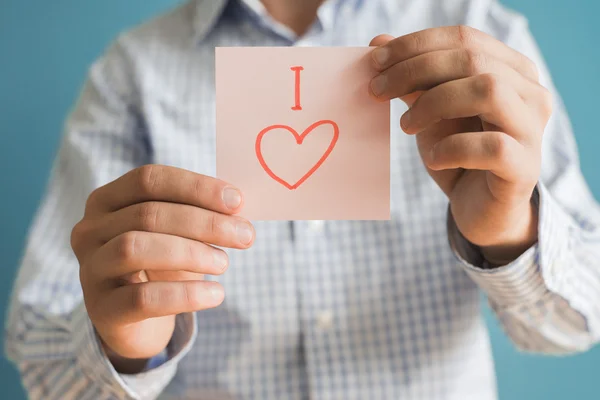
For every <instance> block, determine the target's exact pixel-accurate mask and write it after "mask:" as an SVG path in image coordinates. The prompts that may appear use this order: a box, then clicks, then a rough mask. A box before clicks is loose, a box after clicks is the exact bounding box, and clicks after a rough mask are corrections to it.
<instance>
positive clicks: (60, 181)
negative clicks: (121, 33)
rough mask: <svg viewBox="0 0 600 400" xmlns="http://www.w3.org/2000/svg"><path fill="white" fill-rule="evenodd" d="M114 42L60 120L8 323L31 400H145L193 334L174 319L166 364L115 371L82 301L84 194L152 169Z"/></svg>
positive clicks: (185, 322)
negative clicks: (77, 244)
mask: <svg viewBox="0 0 600 400" xmlns="http://www.w3.org/2000/svg"><path fill="white" fill-rule="evenodd" d="M134 60H135V58H134V57H131V56H130V52H129V51H128V46H127V41H126V40H125V39H124V38H123V37H121V38H120V39H119V40H118V41H116V42H115V44H113V45H112V46H111V47H110V49H109V50H108V51H107V52H106V54H105V55H104V57H103V58H101V59H100V60H99V61H98V62H96V63H95V64H94V65H93V66H92V68H91V69H90V73H89V77H88V79H87V82H86V83H85V85H84V88H83V91H82V93H81V96H80V98H79V101H78V103H77V105H76V107H75V109H74V111H73V112H72V114H71V116H70V117H69V119H68V120H67V123H66V127H65V135H64V137H63V140H62V144H61V147H60V150H59V154H58V156H57V159H56V161H55V164H54V167H53V171H52V177H51V180H50V183H49V186H48V188H47V191H46V195H45V197H44V199H43V201H42V204H41V206H40V209H39V210H38V213H37V215H36V217H35V220H34V223H33V225H32V228H31V230H30V233H29V237H28V241H27V245H26V249H25V254H24V257H23V261H22V265H21V267H20V269H19V273H18V276H17V281H16V283H15V287H14V291H13V295H12V300H11V307H10V311H9V315H8V320H7V332H6V338H5V350H6V353H7V355H8V357H9V358H10V359H11V360H12V361H13V362H14V363H15V364H16V365H17V366H18V368H19V370H20V372H21V375H22V379H23V383H24V386H25V388H26V390H27V392H28V394H29V398H31V399H45V400H52V399H61V400H67V399H115V398H117V399H130V398H132V399H152V398H156V397H157V396H158V395H159V394H160V393H161V392H162V391H163V389H164V388H165V386H166V385H167V384H168V383H169V382H170V380H171V378H172V377H173V376H174V374H175V372H176V369H177V363H178V361H179V360H180V359H181V357H183V356H184V355H185V354H186V352H187V351H188V350H189V348H190V346H191V345H192V343H193V341H194V338H195V335H196V330H195V329H196V323H195V316H194V315H193V314H184V315H179V316H178V317H177V320H176V321H177V322H176V329H175V333H174V335H173V337H172V339H171V342H170V344H169V346H168V351H167V354H166V359H165V360H164V362H163V363H161V364H160V365H159V366H156V367H150V368H149V369H148V370H146V371H144V372H143V373H141V374H137V375H124V374H119V373H117V371H116V370H115V369H114V368H113V366H112V365H111V363H110V362H109V360H108V359H107V357H106V355H105V353H104V352H103V350H102V346H101V345H100V343H99V340H98V337H97V335H96V332H95V330H94V328H93V325H92V323H91V322H90V319H89V317H88V315H87V312H86V310H85V307H84V306H83V302H82V291H81V286H80V283H79V264H78V262H77V260H76V258H75V256H74V254H73V252H72V250H71V247H70V233H71V229H72V227H73V226H74V225H75V224H76V223H77V222H78V220H79V219H80V218H81V217H82V215H83V210H84V207H85V202H86V199H87V196H88V195H89V193H90V192H91V191H92V190H93V189H95V188H96V187H98V186H101V185H103V184H105V183H107V182H109V181H112V180H114V179H115V178H117V177H119V176H121V175H122V174H124V173H125V172H127V171H129V170H131V169H133V168H135V167H138V166H140V165H143V164H147V163H149V162H151V149H150V145H149V143H148V140H147V132H146V130H145V128H144V122H143V118H142V117H141V115H140V113H139V112H138V110H139V108H140V107H139V101H138V95H137V93H136V90H135V87H136V83H135V74H134V73H133V70H134V62H135V61H134Z"/></svg>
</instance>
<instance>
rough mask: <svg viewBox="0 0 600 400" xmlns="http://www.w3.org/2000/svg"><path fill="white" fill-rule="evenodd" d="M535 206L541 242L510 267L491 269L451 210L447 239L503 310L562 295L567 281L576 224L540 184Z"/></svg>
mask: <svg viewBox="0 0 600 400" xmlns="http://www.w3.org/2000/svg"><path fill="white" fill-rule="evenodd" d="M533 203H534V204H536V205H537V206H538V212H539V226H538V242H537V243H536V244H535V245H534V246H532V247H530V248H529V249H528V250H527V251H525V252H524V253H523V254H522V255H521V256H520V257H519V258H517V259H516V260H515V261H513V262H511V263H510V264H507V265H504V266H500V267H495V268H489V267H487V266H486V262H485V260H484V258H483V256H482V254H481V252H480V250H479V248H478V247H477V246H475V245H473V244H472V243H470V242H469V241H468V240H467V239H465V237H464V236H463V235H462V234H461V233H460V231H459V230H458V228H457V226H456V224H455V222H454V218H453V217H452V214H451V213H450V211H448V238H449V241H450V246H451V248H452V251H453V252H454V254H455V256H456V257H457V258H458V260H459V261H460V263H461V265H462V266H463V268H464V270H465V271H466V272H467V274H468V275H469V276H470V277H471V278H472V279H473V280H474V281H475V282H476V283H477V284H478V285H479V287H481V289H482V290H483V291H484V292H486V294H487V295H488V297H489V299H490V300H491V301H492V302H493V303H495V306H499V307H500V308H503V307H504V308H508V307H513V306H521V305H527V304H533V303H535V302H537V301H543V300H544V298H546V297H547V296H549V295H550V292H558V293H560V292H561V290H560V286H561V285H563V284H564V282H565V276H564V275H565V273H566V272H567V269H566V268H559V266H560V265H562V266H564V265H565V263H564V260H565V258H566V257H568V251H569V242H570V236H571V232H572V229H573V221H572V219H571V218H570V217H569V215H568V214H566V213H565V212H564V211H563V210H562V209H561V208H560V206H559V205H558V204H557V203H555V202H554V200H553V199H552V196H551V195H550V193H548V191H547V189H546V188H545V187H544V186H543V184H541V183H540V184H538V185H537V187H536V190H535V192H534V197H533Z"/></svg>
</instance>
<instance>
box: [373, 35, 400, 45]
mask: <svg viewBox="0 0 600 400" xmlns="http://www.w3.org/2000/svg"><path fill="white" fill-rule="evenodd" d="M390 40H394V37H393V36H392V35H386V34H383V35H377V36H375V37H374V38H373V39H372V40H371V43H369V46H383V45H384V44H386V43H387V42H389V41H390Z"/></svg>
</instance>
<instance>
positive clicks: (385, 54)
mask: <svg viewBox="0 0 600 400" xmlns="http://www.w3.org/2000/svg"><path fill="white" fill-rule="evenodd" d="M388 58H390V49H388V48H387V47H378V48H376V49H375V50H373V60H375V62H376V63H377V64H378V65H379V66H384V65H385V63H386V62H387V60H388Z"/></svg>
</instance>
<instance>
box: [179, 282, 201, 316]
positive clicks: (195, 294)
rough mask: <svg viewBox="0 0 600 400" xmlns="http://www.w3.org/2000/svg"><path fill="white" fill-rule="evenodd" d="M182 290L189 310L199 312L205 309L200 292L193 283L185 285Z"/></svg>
mask: <svg viewBox="0 0 600 400" xmlns="http://www.w3.org/2000/svg"><path fill="white" fill-rule="evenodd" d="M182 290H183V298H184V301H185V304H186V305H187V307H189V309H192V310H199V309H201V308H202V307H203V302H202V298H201V296H200V293H199V290H197V288H196V287H195V285H194V284H193V283H190V282H188V283H186V284H185V285H183V289H182Z"/></svg>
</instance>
